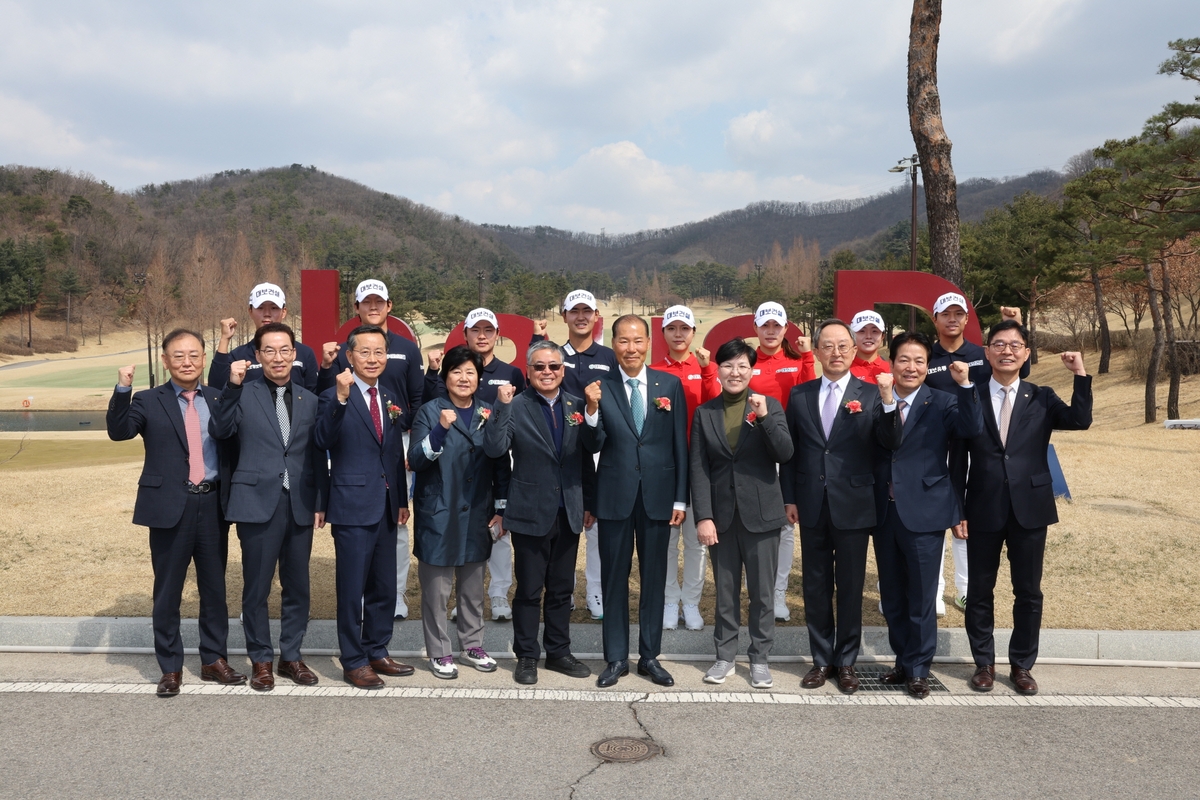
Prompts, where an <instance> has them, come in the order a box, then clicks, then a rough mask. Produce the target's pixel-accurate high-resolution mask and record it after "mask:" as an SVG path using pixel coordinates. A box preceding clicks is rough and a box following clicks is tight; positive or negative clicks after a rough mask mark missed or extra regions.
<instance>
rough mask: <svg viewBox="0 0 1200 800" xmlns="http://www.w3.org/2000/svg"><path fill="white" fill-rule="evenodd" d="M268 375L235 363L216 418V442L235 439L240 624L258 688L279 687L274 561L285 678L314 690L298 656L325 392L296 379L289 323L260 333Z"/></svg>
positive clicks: (319, 504) (320, 498)
mask: <svg viewBox="0 0 1200 800" xmlns="http://www.w3.org/2000/svg"><path fill="white" fill-rule="evenodd" d="M254 351H255V353H256V355H257V357H258V363H260V364H261V365H262V373H263V378H264V380H261V381H245V377H246V370H247V368H248V367H249V365H250V362H249V361H235V362H233V363H232V364H230V369H229V382H228V384H227V385H226V386H225V389H224V391H222V392H221V397H220V399H219V401H218V403H217V404H216V408H215V409H214V411H213V413H212V418H211V421H210V422H209V431H210V433H211V434H212V435H213V436H214V437H216V438H218V439H236V441H237V454H238V459H237V468H236V469H235V470H234V473H233V479H232V480H231V481H230V490H229V500H228V504H227V508H226V511H225V516H226V518H227V519H229V521H230V522H236V523H237V532H238V539H240V540H241V543H242V576H243V579H244V585H243V587H242V627H243V628H244V629H245V633H246V649H247V651H248V652H249V655H250V660H251V662H252V663H253V673H252V675H251V677H250V687H251V688H252V689H257V690H258V691H262V692H265V691H270V690H271V689H273V688H275V679H274V677H272V675H271V666H272V662H273V661H274V658H275V653H274V650H273V649H272V647H271V628H270V621H269V619H268V617H267V598H268V596H270V594H271V582H272V579H273V578H274V576H275V566H276V564H278V565H279V583H280V586H281V587H282V590H283V592H282V601H283V602H282V613H281V614H280V635H279V650H280V659H279V675H280V676H283V677H287V678H291V679H292V681H294V682H295V683H298V684H301V685H304V686H311V685H313V684H315V683H316V682H317V676H316V674H315V673H314V672H313V671H312V670H311V669H309V668H308V667H307V666H306V665H305V663H304V661H303V660H302V659H301V657H300V644H301V642H303V640H304V633H305V630H306V629H307V627H308V610H309V574H308V561H309V556H310V555H311V553H312V538H313V527H314V526H315V527H318V528H323V527H324V526H325V497H326V494H327V490H328V487H327V482H328V475H327V471H326V463H325V453H324V452H323V451H321V450H319V449H318V448H317V446H316V443H315V442H314V441H313V438H312V432H313V426H314V425H315V424H316V419H317V396H316V395H315V394H313V393H312V392H310V391H308V390H307V389H305V388H304V387H303V386H301V385H300V384H298V383H296V382H294V381H293V380H292V362H293V360H294V359H295V357H296V338H295V335H294V334H293V332H292V329H291V328H290V327H288V326H287V325H285V324H283V323H282V322H273V323H269V324H266V325H263V326H262V327H261V328H259V329H258V331H257V332H256V333H255V334H254Z"/></svg>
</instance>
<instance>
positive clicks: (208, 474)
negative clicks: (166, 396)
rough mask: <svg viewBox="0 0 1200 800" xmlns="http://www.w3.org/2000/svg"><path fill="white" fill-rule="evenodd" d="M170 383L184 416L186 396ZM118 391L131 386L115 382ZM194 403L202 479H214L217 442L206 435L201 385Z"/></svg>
mask: <svg viewBox="0 0 1200 800" xmlns="http://www.w3.org/2000/svg"><path fill="white" fill-rule="evenodd" d="M168 383H170V384H171V389H172V390H173V391H174V392H175V398H176V399H177V400H178V401H179V413H180V415H184V416H186V414H187V398H186V397H184V396H183V392H184V391H185V390H184V389H182V388H180V387H179V385H178V384H177V383H175V381H168ZM117 391H118V392H132V391H133V387H132V386H122V385H121V384H119V383H118V384H117ZM194 400H195V404H196V413H197V414H199V415H200V444H201V447H202V449H203V450H204V480H206V481H215V480H216V479H217V475H218V474H219V473H220V460H219V459H218V458H217V443H216V441H215V440H214V439H213V438H212V437H211V436H209V435H208V420H209V419H210V418H211V415H210V414H209V413H208V402H207V401H206V400H205V399H204V392H203V387H201V386H197V387H196V396H195V398H194Z"/></svg>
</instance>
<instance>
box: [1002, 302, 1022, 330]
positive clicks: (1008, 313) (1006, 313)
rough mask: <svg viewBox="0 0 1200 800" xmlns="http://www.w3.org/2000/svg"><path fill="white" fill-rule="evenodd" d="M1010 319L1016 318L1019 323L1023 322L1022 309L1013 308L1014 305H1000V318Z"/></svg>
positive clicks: (1003, 319)
mask: <svg viewBox="0 0 1200 800" xmlns="http://www.w3.org/2000/svg"><path fill="white" fill-rule="evenodd" d="M1010 319H1011V320H1016V322H1017V324H1018V325H1020V324H1023V323H1022V322H1021V309H1019V308H1013V307H1012V306H1000V320H1001V321H1002V322H1003V321H1005V320H1010Z"/></svg>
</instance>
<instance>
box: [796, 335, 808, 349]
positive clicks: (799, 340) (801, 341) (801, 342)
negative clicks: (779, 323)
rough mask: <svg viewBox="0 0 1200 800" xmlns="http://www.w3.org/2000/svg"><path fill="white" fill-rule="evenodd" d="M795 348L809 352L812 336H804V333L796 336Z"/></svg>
mask: <svg viewBox="0 0 1200 800" xmlns="http://www.w3.org/2000/svg"><path fill="white" fill-rule="evenodd" d="M796 349H797V350H799V351H800V352H801V353H811V352H812V338H811V337H808V336H805V335H804V334H800V335H799V336H797V337H796Z"/></svg>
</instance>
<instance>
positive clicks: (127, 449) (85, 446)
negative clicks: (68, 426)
mask: <svg viewBox="0 0 1200 800" xmlns="http://www.w3.org/2000/svg"><path fill="white" fill-rule="evenodd" d="M18 450H20V452H17V451H18ZM143 452H144V451H143V449H142V440H141V439H140V438H139V439H131V440H130V441H127V442H110V441H105V440H97V441H92V440H89V439H27V440H26V441H25V442H24V446H22V443H21V441H20V440H19V439H4V440H0V472H18V471H22V470H31V469H45V468H59V467H90V466H100V465H104V464H124V463H127V462H129V461H140V460H141V458H142V455H143Z"/></svg>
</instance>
